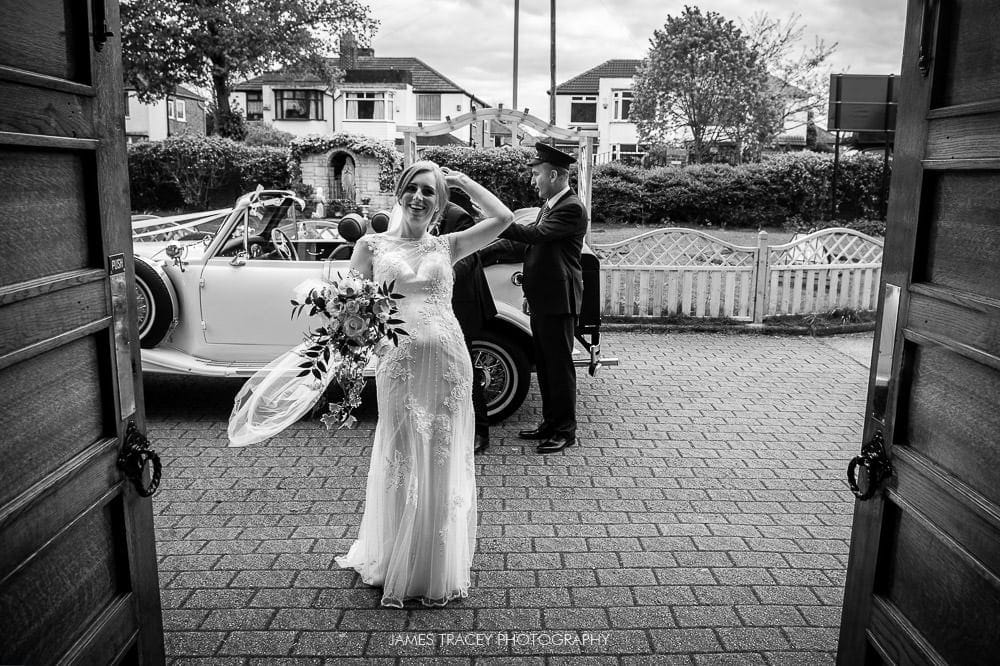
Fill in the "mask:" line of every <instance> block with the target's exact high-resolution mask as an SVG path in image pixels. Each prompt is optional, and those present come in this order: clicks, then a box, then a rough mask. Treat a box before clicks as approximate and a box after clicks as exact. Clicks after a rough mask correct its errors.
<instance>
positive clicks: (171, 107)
mask: <svg viewBox="0 0 1000 666" xmlns="http://www.w3.org/2000/svg"><path fill="white" fill-rule="evenodd" d="M173 119H174V100H172V99H170V98H169V97H168V98H167V120H173Z"/></svg>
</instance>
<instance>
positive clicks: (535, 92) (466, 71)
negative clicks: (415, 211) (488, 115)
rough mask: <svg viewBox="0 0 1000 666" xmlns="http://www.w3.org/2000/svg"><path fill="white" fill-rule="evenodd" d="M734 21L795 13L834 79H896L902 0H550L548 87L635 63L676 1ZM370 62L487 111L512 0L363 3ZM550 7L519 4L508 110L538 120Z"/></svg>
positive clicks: (535, 0)
mask: <svg viewBox="0 0 1000 666" xmlns="http://www.w3.org/2000/svg"><path fill="white" fill-rule="evenodd" d="M685 4H688V5H695V4H697V6H698V7H700V8H701V9H702V11H703V12H704V11H709V10H711V11H715V12H718V13H719V14H721V15H722V16H724V17H726V18H727V19H730V20H732V21H733V22H734V23H736V24H737V25H739V23H740V20H741V19H743V20H746V19H749V18H750V17H751V16H752V15H753V14H755V13H758V12H765V13H766V14H767V15H768V16H770V17H771V18H772V19H787V18H789V16H790V14H791V13H793V12H794V13H797V14H798V15H799V25H800V26H802V27H804V28H805V31H804V34H803V39H802V44H803V45H812V44H813V43H814V41H815V39H816V38H817V37H818V38H820V39H822V40H823V41H824V42H826V44H827V45H831V44H833V43H837V49H836V51H835V52H834V54H833V56H832V57H831V59H830V63H831V65H832V66H833V72H834V73H838V72H841V73H851V74H898V73H899V66H900V60H901V58H902V52H903V28H904V21H905V14H906V11H905V5H906V2H905V0H825V1H823V2H800V1H798V0H791V1H790V0H704V1H703V2H698V3H696V2H695V0H556V84H557V85H558V84H560V83H563V82H564V81H567V80H568V79H571V78H573V77H574V76H576V75H578V74H582V73H583V72H585V71H587V70H588V69H590V68H592V67H595V66H597V65H599V64H601V63H603V62H604V61H606V60H610V59H612V58H630V59H641V58H643V57H645V55H646V53H647V51H648V50H649V40H650V38H651V37H652V35H653V31H654V30H655V29H658V28H662V27H663V24H664V23H665V22H666V18H667V16H668V15H673V16H677V15H679V14H680V13H681V12H682V11H683V8H684V5H685ZM369 6H370V7H371V11H372V14H373V15H374V17H375V18H377V19H378V20H379V21H380V22H381V25H380V27H379V29H378V32H377V33H376V34H375V38H374V40H373V42H372V46H373V47H374V49H375V55H376V56H395V57H405V56H409V57H415V58H419V59H421V60H423V61H424V62H425V63H426V64H427V65H429V66H430V67H432V68H434V69H436V70H437V71H438V72H440V73H441V74H443V75H444V76H445V77H447V78H449V79H451V80H452V81H454V82H455V83H456V84H457V85H459V86H461V87H462V88H464V89H465V90H467V91H468V92H470V93H472V94H473V95H475V96H476V97H478V98H480V99H482V100H483V101H485V102H486V103H488V104H490V105H491V106H497V105H498V104H499V103H503V105H504V106H505V107H508V108H509V107H510V106H511V105H512V101H513V63H514V60H513V50H514V49H513V42H514V0H422V1H421V0H370V2H369ZM549 9H550V1H549V0H521V1H520V18H519V22H518V23H519V33H520V37H519V40H518V51H519V57H518V95H517V106H518V108H520V109H523V108H525V107H528V108H529V109H530V111H531V113H532V115H535V116H538V117H540V118H544V119H547V118H548V115H549V101H548V95H547V94H546V91H547V90H548V88H549V81H550V72H549V50H550V44H549V31H550V20H551V17H550V12H549Z"/></svg>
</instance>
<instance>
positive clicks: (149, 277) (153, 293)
mask: <svg viewBox="0 0 1000 666" xmlns="http://www.w3.org/2000/svg"><path fill="white" fill-rule="evenodd" d="M135 305H136V314H137V316H138V320H139V326H138V328H139V344H140V345H141V346H142V348H143V349H149V348H151V347H155V346H156V345H158V344H160V341H161V340H162V339H163V336H165V335H166V334H167V331H169V330H170V324H171V322H172V321H173V320H174V306H173V303H172V302H171V300H170V292H169V291H168V290H167V285H166V283H164V281H163V278H161V277H160V276H159V274H157V272H156V271H155V270H153V269H152V268H150V267H149V266H147V265H146V264H144V263H142V262H141V261H136V262H135Z"/></svg>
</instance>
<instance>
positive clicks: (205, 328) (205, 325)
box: [201, 319, 208, 331]
mask: <svg viewBox="0 0 1000 666" xmlns="http://www.w3.org/2000/svg"><path fill="white" fill-rule="evenodd" d="M207 329H208V325H207V324H206V323H205V320H204V319H203V320H202V321H201V330H203V331H204V330H207Z"/></svg>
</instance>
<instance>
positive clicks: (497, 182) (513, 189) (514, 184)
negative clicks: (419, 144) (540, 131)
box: [421, 146, 539, 210]
mask: <svg viewBox="0 0 1000 666" xmlns="http://www.w3.org/2000/svg"><path fill="white" fill-rule="evenodd" d="M534 156H535V151H534V150H532V149H529V148H515V147H513V146H501V147H499V148H484V149H483V150H476V149H473V148H465V147H462V146H431V147H428V148H425V149H424V151H423V154H422V155H421V159H426V160H431V161H433V162H436V163H437V164H439V165H441V166H446V167H448V168H450V169H457V170H458V171H461V172H463V173H465V174H467V175H468V176H469V177H470V178H472V179H473V180H475V181H476V182H478V183H479V184H480V185H482V186H483V187H485V188H486V189H488V190H490V191H491V192H493V193H494V194H495V195H497V197H498V198H499V199H500V200H501V201H503V202H504V203H505V204H506V205H507V206H509V207H510V208H511V209H512V210H513V209H517V208H527V207H531V206H537V205H539V201H538V194H537V193H536V192H535V189H534V188H533V187H532V186H531V169H530V167H529V166H528V161H529V160H530V159H531V158H532V157H534Z"/></svg>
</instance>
